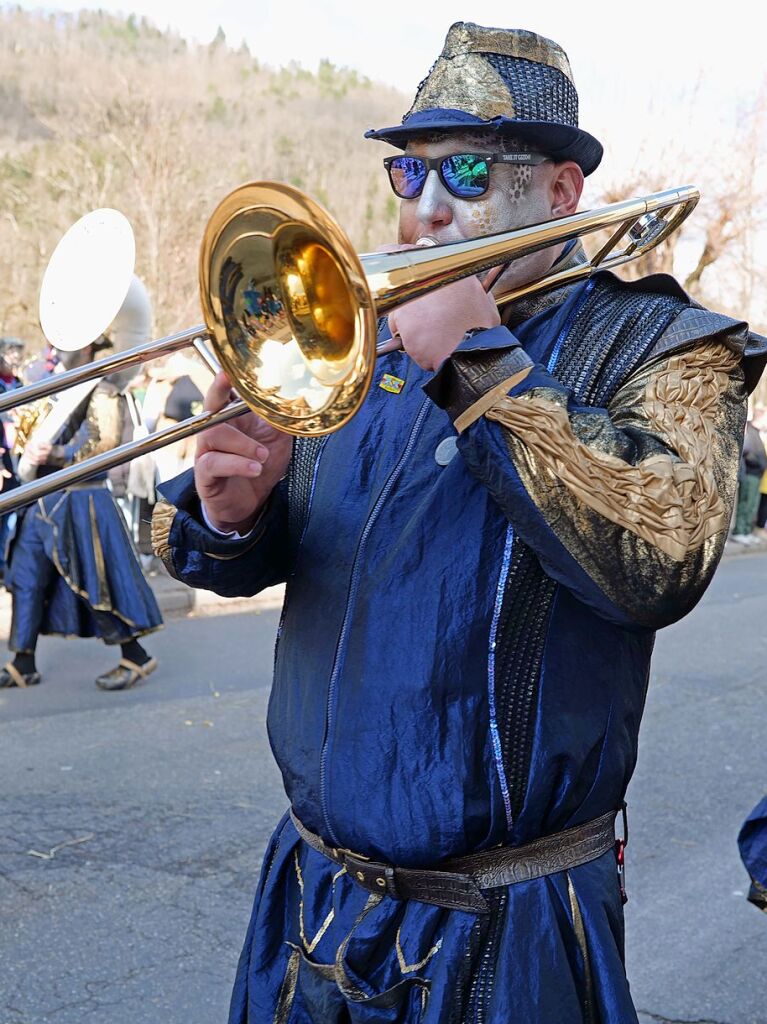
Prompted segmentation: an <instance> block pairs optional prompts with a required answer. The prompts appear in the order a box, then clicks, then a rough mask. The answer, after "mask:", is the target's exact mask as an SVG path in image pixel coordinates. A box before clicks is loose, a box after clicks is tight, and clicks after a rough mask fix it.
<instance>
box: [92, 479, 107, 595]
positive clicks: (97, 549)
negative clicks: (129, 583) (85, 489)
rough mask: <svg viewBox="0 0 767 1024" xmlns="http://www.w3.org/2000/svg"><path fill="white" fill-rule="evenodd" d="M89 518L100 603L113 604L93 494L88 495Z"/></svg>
mask: <svg viewBox="0 0 767 1024" xmlns="http://www.w3.org/2000/svg"><path fill="white" fill-rule="evenodd" d="M88 518H89V519H90V524H91V544H92V545H93V557H94V560H95V562H96V575H97V576H98V578H99V604H100V605H101V606H102V607H103V606H105V605H107V606H111V603H112V602H111V600H110V596H109V585H108V582H107V568H106V564H105V562H104V549H103V548H102V546H101V537H100V536H99V525H98V523H97V522H96V505H95V502H94V501H93V495H92V494H89V495H88Z"/></svg>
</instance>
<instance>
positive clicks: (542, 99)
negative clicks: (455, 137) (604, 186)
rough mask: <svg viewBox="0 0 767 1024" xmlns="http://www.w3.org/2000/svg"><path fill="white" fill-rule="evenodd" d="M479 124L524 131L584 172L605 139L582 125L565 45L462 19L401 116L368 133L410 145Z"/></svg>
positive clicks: (526, 138) (594, 164)
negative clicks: (428, 136)
mask: <svg viewBox="0 0 767 1024" xmlns="http://www.w3.org/2000/svg"><path fill="white" fill-rule="evenodd" d="M476 129H479V130H483V131H488V130H489V131H495V132H498V134H499V135H507V136H514V137H515V138H519V139H522V140H524V141H525V142H527V143H529V144H530V145H532V146H533V147H534V148H535V149H536V150H538V151H540V152H542V153H546V154H547V155H548V156H550V157H552V159H554V160H556V161H558V162H561V161H563V160H574V161H575V162H576V163H577V164H578V165H579V166H580V167H581V170H582V171H583V173H584V174H591V172H592V171H595V170H596V169H597V167H598V166H599V162H600V160H601V159H602V145H601V143H599V142H598V141H597V140H596V139H595V138H594V137H593V135H589V134H588V132H584V131H583V130H582V129H581V128H579V127H578V93H577V92H576V89H575V84H574V82H573V75H572V71H571V70H570V62H569V60H568V59H567V54H566V53H565V51H564V50H563V49H562V48H561V47H560V46H557V44H556V43H552V42H551V40H550V39H544V37H543V36H539V35H536V34H535V33H534V32H525V31H524V30H522V29H504V28H483V27H482V26H481V25H474V24H472V23H471V22H464V21H458V22H456V23H455V24H454V25H452V26H451V28H450V31H449V32H448V34H447V38H446V39H445V45H444V47H443V49H442V53H441V54H440V55H439V57H438V58H437V61H436V63H435V64H434V65H433V67H432V69H431V71H430V72H429V74H428V75H427V76H426V78H424V80H423V81H422V82H421V84H420V85H419V86H418V91H417V92H416V96H415V101H414V102H413V106H412V107H411V108H410V110H409V111H408V112H407V114H405V116H404V117H403V119H402V124H399V125H395V126H394V127H392V128H377V129H371V130H370V131H368V132H366V133H365V138H366V139H380V140H381V141H382V142H389V143H391V145H393V146H398V147H399V148H400V149H404V148H405V146H406V145H407V142H408V139H411V138H413V137H414V136H417V135H424V134H428V133H430V132H451V131H462V132H466V131H472V130H476Z"/></svg>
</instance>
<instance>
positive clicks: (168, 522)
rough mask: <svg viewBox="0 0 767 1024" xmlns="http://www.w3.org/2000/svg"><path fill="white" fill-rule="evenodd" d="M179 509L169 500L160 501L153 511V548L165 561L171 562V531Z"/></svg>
mask: <svg viewBox="0 0 767 1024" xmlns="http://www.w3.org/2000/svg"><path fill="white" fill-rule="evenodd" d="M177 512H178V509H177V508H176V506H175V505H171V504H170V503H169V502H167V501H158V502H157V504H156V505H155V507H154V511H153V512H152V550H153V551H154V553H155V554H156V555H157V557H158V558H161V559H162V561H163V562H165V563H166V565H167V564H170V558H171V553H170V543H169V538H170V531H171V529H172V528H173V520H174V519H175V518H176V513H177Z"/></svg>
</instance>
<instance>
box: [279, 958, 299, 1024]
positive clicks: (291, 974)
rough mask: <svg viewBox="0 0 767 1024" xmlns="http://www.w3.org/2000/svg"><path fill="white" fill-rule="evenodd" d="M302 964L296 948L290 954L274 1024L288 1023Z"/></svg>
mask: <svg viewBox="0 0 767 1024" xmlns="http://www.w3.org/2000/svg"><path fill="white" fill-rule="evenodd" d="M300 965H301V954H300V953H299V951H298V950H297V949H295V950H294V951H293V952H292V953H291V954H290V959H289V960H288V966H287V968H286V970H285V977H284V978H283V981H282V987H281V988H280V997H279V999H278V1001H277V1009H276V1011H275V1014H274V1024H288V1018H289V1014H290V1010H291V1007H292V1006H293V1000H294V999H295V997H296V987H297V985H298V968H299V967H300Z"/></svg>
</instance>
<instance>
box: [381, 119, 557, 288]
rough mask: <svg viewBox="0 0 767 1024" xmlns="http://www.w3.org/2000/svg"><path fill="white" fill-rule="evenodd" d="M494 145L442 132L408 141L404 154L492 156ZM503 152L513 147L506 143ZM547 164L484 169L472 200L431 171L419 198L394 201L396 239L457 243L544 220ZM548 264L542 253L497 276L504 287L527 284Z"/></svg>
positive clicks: (491, 139) (483, 139)
mask: <svg viewBox="0 0 767 1024" xmlns="http://www.w3.org/2000/svg"><path fill="white" fill-rule="evenodd" d="M500 147H501V140H500V139H499V138H497V137H493V136H479V137H478V136H477V135H471V134H467V135H458V134H445V135H443V136H431V137H429V138H428V139H418V140H415V141H412V142H409V143H408V146H407V149H406V150H405V153H406V155H407V156H420V157H432V158H438V157H441V156H450V155H451V154H454V153H492V152H496V151H499V150H500ZM507 148H508V149H509V150H513V149H514V147H513V146H511V145H507ZM552 166H553V165H552V164H550V163H545V164H541V165H539V166H537V167H530V166H524V165H520V166H515V165H513V164H494V165H493V166H492V167H491V169H490V187H489V188H488V190H487V192H485V193H484V195H481V196H479V197H477V198H476V199H459V198H458V197H456V196H454V195H453V194H452V193H451V192H449V191H448V189H447V188H446V187H445V186H444V185H443V183H442V181H441V180H440V177H439V175H438V174H437V171H436V170H432V171H430V172H429V174H428V176H427V178H426V182H425V184H424V187H423V191H422V192H421V194H420V196H418V197H417V198H415V199H402V200H400V217H399V241H400V242H401V243H409V244H414V243H416V242H418V240H419V239H420V238H423V237H424V236H430V237H432V238H434V239H435V240H436V241H437V242H438V243H440V244H442V243H445V242H459V241H463V240H465V239H469V238H477V237H479V236H481V235H490V234H496V233H498V232H501V231H511V230H513V229H514V228H519V227H525V226H526V225H528V224H536V223H540V222H541V221H545V220H550V219H551V216H552V212H551V199H550V191H549V188H548V182H549V177H550V172H549V168H551V167H552ZM542 263H543V264H544V265H543V266H541V264H542ZM550 265H551V256H550V255H549V256H546V254H543V253H537V254H535V255H534V256H531V257H525V258H524V259H522V260H517V261H516V262H515V264H514V265H513V267H512V268H510V270H509V271H507V272H506V273H505V274H504V275H503V282H504V285H505V286H509V285H512V284H518V283H522V281H524V280H531V279H532V278H534V277H537V276H539V274H540V273H543V272H545V270H546V269H548V267H549V266H550Z"/></svg>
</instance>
